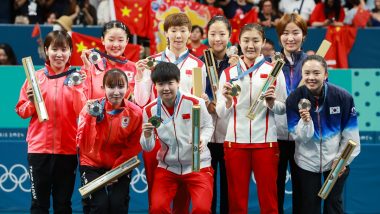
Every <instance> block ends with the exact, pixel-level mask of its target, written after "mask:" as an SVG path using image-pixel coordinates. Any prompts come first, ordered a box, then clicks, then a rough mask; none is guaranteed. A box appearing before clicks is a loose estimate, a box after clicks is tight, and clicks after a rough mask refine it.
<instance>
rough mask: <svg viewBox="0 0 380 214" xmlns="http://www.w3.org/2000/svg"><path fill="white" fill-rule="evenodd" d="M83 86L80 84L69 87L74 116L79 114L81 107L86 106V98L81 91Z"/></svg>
mask: <svg viewBox="0 0 380 214" xmlns="http://www.w3.org/2000/svg"><path fill="white" fill-rule="evenodd" d="M83 86H84V84H83V83H82V84H80V85H74V86H71V87H70V88H71V89H72V92H73V108H74V112H75V115H76V116H78V115H79V114H80V112H81V110H82V109H83V106H85V105H86V101H87V98H86V96H85V94H84V91H83Z"/></svg>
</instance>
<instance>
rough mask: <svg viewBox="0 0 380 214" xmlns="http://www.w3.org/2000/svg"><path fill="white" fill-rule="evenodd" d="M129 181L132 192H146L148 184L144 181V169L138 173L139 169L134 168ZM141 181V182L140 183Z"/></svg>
mask: <svg viewBox="0 0 380 214" xmlns="http://www.w3.org/2000/svg"><path fill="white" fill-rule="evenodd" d="M134 171H135V172H136V173H133V174H132V175H133V176H132V179H131V184H130V185H131V187H132V189H133V191H135V192H137V193H144V192H146V191H147V190H148V182H147V181H146V175H145V168H143V169H142V170H141V172H140V169H139V168H135V169H134ZM140 180H141V182H140Z"/></svg>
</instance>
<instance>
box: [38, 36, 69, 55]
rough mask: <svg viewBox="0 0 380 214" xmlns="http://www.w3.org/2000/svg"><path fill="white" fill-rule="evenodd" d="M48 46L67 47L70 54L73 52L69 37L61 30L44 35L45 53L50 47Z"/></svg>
mask: <svg viewBox="0 0 380 214" xmlns="http://www.w3.org/2000/svg"><path fill="white" fill-rule="evenodd" d="M50 45H53V46H55V47H61V48H63V47H67V46H69V47H70V52H72V51H73V41H72V40H71V37H70V35H69V34H68V33H67V32H66V31H63V30H55V31H52V32H50V33H48V35H46V38H45V42H44V48H45V51H46V49H48V48H49V47H50ZM45 54H46V53H45Z"/></svg>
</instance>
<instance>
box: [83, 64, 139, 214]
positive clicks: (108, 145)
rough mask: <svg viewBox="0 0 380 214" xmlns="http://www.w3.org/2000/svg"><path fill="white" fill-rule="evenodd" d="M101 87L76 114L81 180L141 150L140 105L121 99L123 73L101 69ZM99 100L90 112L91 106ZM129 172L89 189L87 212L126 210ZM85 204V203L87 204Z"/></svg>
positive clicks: (125, 87) (124, 85) (124, 82)
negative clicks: (96, 108)
mask: <svg viewBox="0 0 380 214" xmlns="http://www.w3.org/2000/svg"><path fill="white" fill-rule="evenodd" d="M102 89H103V90H104V91H105V95H106V97H103V98H100V99H96V100H92V101H89V102H88V103H87V105H85V106H84V107H83V109H82V112H81V114H80V117H79V126H78V134H77V143H78V145H79V157H80V172H81V179H82V184H86V183H88V182H91V181H93V180H95V179H96V178H98V177H99V176H101V175H102V174H104V173H105V172H107V171H109V170H111V169H113V168H116V167H117V166H119V165H120V164H122V163H123V162H125V161H127V160H128V159H130V158H132V157H133V156H136V155H137V154H138V153H139V152H140V151H141V146H140V143H139V140H140V135H141V126H142V113H141V108H140V107H138V106H137V105H135V104H133V103H132V102H130V101H128V100H127V99H124V96H125V94H126V93H127V91H128V78H127V75H126V74H125V73H124V72H123V71H122V70H120V69H117V68H115V69H111V70H109V71H107V72H105V75H104V78H103V85H102ZM94 103H98V104H100V106H101V107H100V109H102V111H101V114H100V115H98V116H94V113H93V112H92V110H91V109H92V106H93V105H94ZM130 181H131V173H129V174H127V175H124V176H122V177H120V178H118V180H117V181H116V182H113V183H111V184H109V185H107V186H106V187H104V188H101V189H99V190H97V191H96V192H94V193H92V194H91V196H90V197H89V198H87V199H85V206H84V212H85V213H87V212H89V213H128V203H129V183H130ZM87 205H88V206H87Z"/></svg>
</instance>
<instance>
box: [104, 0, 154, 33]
mask: <svg viewBox="0 0 380 214" xmlns="http://www.w3.org/2000/svg"><path fill="white" fill-rule="evenodd" d="M150 5H151V0H111V17H112V18H113V19H116V20H119V21H121V22H123V23H124V24H125V25H127V26H128V28H129V29H130V30H131V33H132V34H135V35H138V36H141V37H145V38H150V37H152V36H153V34H152V28H153V24H152V23H153V22H152V19H151V13H150V11H151V10H150Z"/></svg>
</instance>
